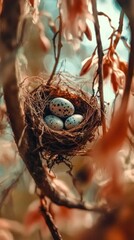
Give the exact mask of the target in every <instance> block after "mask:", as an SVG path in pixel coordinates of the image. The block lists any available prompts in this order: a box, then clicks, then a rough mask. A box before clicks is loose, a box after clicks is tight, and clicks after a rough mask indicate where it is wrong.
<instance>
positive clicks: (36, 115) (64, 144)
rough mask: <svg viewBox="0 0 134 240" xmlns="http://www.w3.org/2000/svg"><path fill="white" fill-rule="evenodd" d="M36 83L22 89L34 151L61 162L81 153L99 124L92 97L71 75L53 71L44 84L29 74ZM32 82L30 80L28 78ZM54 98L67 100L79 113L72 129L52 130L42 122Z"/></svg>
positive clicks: (98, 115) (43, 81) (98, 112)
mask: <svg viewBox="0 0 134 240" xmlns="http://www.w3.org/2000/svg"><path fill="white" fill-rule="evenodd" d="M33 78H34V82H36V83H37V82H38V84H37V85H38V86H37V87H36V88H35V89H34V90H32V91H26V90H25V98H24V99H25V100H24V111H25V119H26V124H27V127H28V128H29V129H30V130H31V131H30V134H31V133H32V135H31V141H34V142H36V149H35V150H36V151H39V153H40V154H41V156H42V158H43V159H46V160H47V161H49V159H51V160H52V159H53V160H55V161H58V163H59V162H60V161H63V159H67V158H70V157H71V156H74V155H80V154H81V153H83V152H84V150H85V146H86V143H87V142H92V141H93V140H94V138H95V131H96V129H97V128H98V126H99V125H100V124H101V121H100V111H99V108H98V103H97V100H96V97H93V96H91V95H89V93H86V92H84V91H82V90H81V88H80V87H79V84H78V82H77V80H76V81H72V80H71V77H68V76H66V75H61V74H57V75H55V76H54V77H53V79H52V80H51V84H46V82H47V80H45V79H43V78H42V81H41V83H40V81H39V79H40V78H38V77H33ZM32 81H33V79H32ZM56 97H62V98H65V99H67V100H69V101H70V102H71V103H72V104H73V105H74V107H75V112H76V113H78V114H81V115H82V116H83V117H84V120H83V121H82V122H81V123H80V124H79V125H78V126H76V127H73V128H72V129H69V130H67V129H62V130H54V129H51V128H50V127H49V126H48V125H47V124H46V123H45V121H44V117H45V116H47V115H49V114H50V110H49V104H50V101H51V100H52V99H54V98H56Z"/></svg>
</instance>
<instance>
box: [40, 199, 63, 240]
mask: <svg viewBox="0 0 134 240" xmlns="http://www.w3.org/2000/svg"><path fill="white" fill-rule="evenodd" d="M40 202H41V206H40V210H41V213H42V216H43V218H44V219H45V221H46V224H47V226H48V228H49V230H50V232H51V234H52V236H53V239H54V240H62V236H61V234H60V233H59V230H58V228H57V227H56V225H55V223H54V220H53V218H52V215H51V214H50V212H49V211H48V209H47V207H46V206H45V201H44V199H40Z"/></svg>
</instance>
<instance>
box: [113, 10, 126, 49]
mask: <svg viewBox="0 0 134 240" xmlns="http://www.w3.org/2000/svg"><path fill="white" fill-rule="evenodd" d="M123 20H124V11H123V10H122V11H121V13H120V18H119V27H118V29H117V35H116V38H115V40H114V43H113V49H115V48H116V47H117V45H118V42H119V40H120V37H121V33H122V29H123Z"/></svg>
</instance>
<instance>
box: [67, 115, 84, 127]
mask: <svg viewBox="0 0 134 240" xmlns="http://www.w3.org/2000/svg"><path fill="white" fill-rule="evenodd" d="M83 119H84V117H83V116H82V115H81V114H74V115H72V116H71V117H68V118H67V119H66V121H65V128H66V129H72V128H74V127H77V126H78V125H79V124H80V123H81V122H82V121H83Z"/></svg>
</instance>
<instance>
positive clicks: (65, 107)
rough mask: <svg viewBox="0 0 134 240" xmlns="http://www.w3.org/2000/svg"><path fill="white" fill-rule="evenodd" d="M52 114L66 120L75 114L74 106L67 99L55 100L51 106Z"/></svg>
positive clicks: (59, 98)
mask: <svg viewBox="0 0 134 240" xmlns="http://www.w3.org/2000/svg"><path fill="white" fill-rule="evenodd" d="M49 109H50V111H51V113H53V114H54V115H56V116H58V117H62V118H66V117H69V116H71V115H73V114H74V111H75V108H74V106H73V104H72V103H71V102H70V101H69V100H67V99H65V98H61V97H58V98H54V99H53V100H52V101H51V102H50V105H49Z"/></svg>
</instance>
